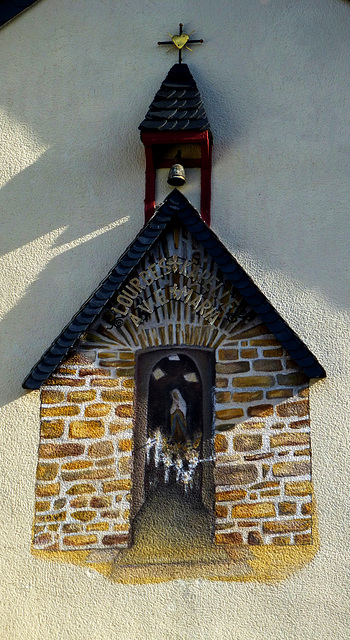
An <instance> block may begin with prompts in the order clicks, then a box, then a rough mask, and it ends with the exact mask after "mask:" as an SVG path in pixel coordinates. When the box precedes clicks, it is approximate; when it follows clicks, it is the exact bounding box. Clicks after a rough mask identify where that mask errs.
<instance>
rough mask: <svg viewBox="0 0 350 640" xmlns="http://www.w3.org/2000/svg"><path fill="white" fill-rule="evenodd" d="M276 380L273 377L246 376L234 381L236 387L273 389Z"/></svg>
mask: <svg viewBox="0 0 350 640" xmlns="http://www.w3.org/2000/svg"><path fill="white" fill-rule="evenodd" d="M274 384H275V379H274V378H273V377H272V376H245V377H241V378H239V377H236V378H234V380H233V386H234V387H241V388H244V387H272V386H273V385H274Z"/></svg>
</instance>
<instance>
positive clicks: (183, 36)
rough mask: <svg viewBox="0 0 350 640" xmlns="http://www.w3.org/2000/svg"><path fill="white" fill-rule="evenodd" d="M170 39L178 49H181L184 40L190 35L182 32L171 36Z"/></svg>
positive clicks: (184, 42)
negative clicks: (179, 34)
mask: <svg viewBox="0 0 350 640" xmlns="http://www.w3.org/2000/svg"><path fill="white" fill-rule="evenodd" d="M171 39H172V41H173V43H174V45H175V47H177V48H178V49H182V47H184V46H185V44H186V42H187V41H188V40H189V39H190V36H188V35H187V33H182V34H181V36H171Z"/></svg>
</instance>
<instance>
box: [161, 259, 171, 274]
mask: <svg viewBox="0 0 350 640" xmlns="http://www.w3.org/2000/svg"><path fill="white" fill-rule="evenodd" d="M166 262H167V260H166V258H161V259H160V260H159V263H158V264H159V266H160V268H161V269H164V273H163V275H164V276H166V275H168V273H170V272H171V269H169V267H168V266H167V264H166Z"/></svg>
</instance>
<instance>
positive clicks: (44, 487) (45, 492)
mask: <svg viewBox="0 0 350 640" xmlns="http://www.w3.org/2000/svg"><path fill="white" fill-rule="evenodd" d="M59 492H60V483H59V482H55V483H53V484H39V485H37V487H36V491H35V493H36V495H37V496H39V497H40V498H45V497H49V496H58V494H59Z"/></svg>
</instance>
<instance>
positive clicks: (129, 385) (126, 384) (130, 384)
mask: <svg viewBox="0 0 350 640" xmlns="http://www.w3.org/2000/svg"><path fill="white" fill-rule="evenodd" d="M122 385H123V387H125V388H126V389H132V388H133V387H134V386H135V381H134V379H133V378H129V380H124V381H123V382H122Z"/></svg>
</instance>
